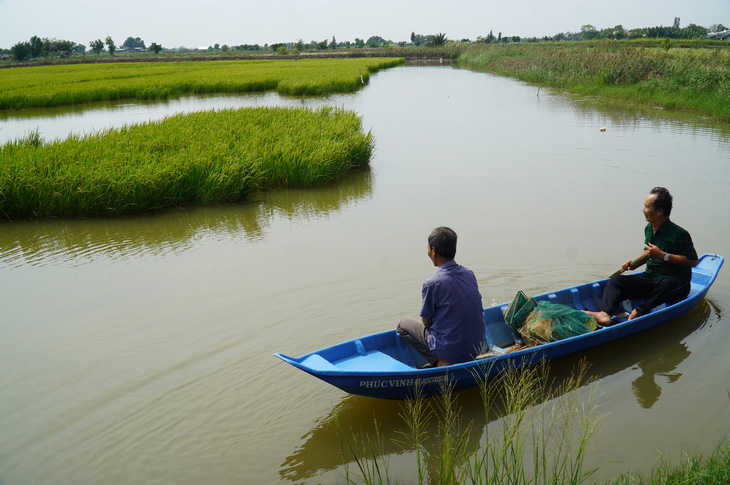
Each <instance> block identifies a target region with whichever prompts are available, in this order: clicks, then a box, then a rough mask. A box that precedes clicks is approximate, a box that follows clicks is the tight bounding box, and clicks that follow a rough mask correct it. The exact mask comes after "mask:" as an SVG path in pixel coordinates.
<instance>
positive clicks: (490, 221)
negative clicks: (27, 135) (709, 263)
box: [0, 66, 730, 485]
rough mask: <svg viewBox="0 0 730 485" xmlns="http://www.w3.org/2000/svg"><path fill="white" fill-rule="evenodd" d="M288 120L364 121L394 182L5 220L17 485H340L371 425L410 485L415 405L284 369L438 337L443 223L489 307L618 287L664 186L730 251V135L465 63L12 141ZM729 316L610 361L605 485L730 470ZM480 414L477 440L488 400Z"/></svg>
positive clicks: (635, 345)
mask: <svg viewBox="0 0 730 485" xmlns="http://www.w3.org/2000/svg"><path fill="white" fill-rule="evenodd" d="M273 104H275V105H287V106H289V105H296V106H300V105H304V106H318V105H321V104H332V105H335V106H344V107H345V108H348V109H352V110H354V111H356V112H358V113H360V114H362V116H363V123H364V126H365V128H366V129H368V130H372V132H373V134H374V135H375V138H376V150H375V156H374V159H373V161H372V163H371V166H370V168H369V169H367V170H363V171H358V172H354V173H352V174H350V175H349V176H348V177H346V178H345V179H344V180H342V181H340V182H338V183H335V184H332V185H329V186H326V187H322V188H319V189H312V190H280V191H274V192H269V193H265V194H260V195H258V196H256V197H255V198H254V199H253V200H251V201H250V202H248V203H245V204H236V205H223V206H218V207H213V208H203V209H200V208H181V209H173V210H169V211H165V212H161V213H156V214H152V215H148V216H136V217H126V218H116V219H93V218H92V219H83V220H72V221H63V220H50V221H13V222H12V223H3V224H0V284H1V285H2V288H3V289H4V291H3V293H2V296H0V305H1V306H2V308H3V313H2V315H3V316H2V324H1V325H0V369H2V372H0V389H2V391H0V429H2V430H3V431H2V433H0V450H2V452H1V453H0V480H1V481H2V482H3V484H5V485H14V484H22V483H38V484H44V483H49V484H50V483H181V484H185V483H190V484H192V483H200V482H206V483H242V482H251V483H277V482H283V483H290V482H293V483H342V482H343V481H344V478H343V477H344V468H343V466H342V460H341V459H340V458H339V455H338V453H339V451H338V450H339V444H338V441H337V434H336V432H335V428H334V424H333V422H334V419H335V418H337V419H338V420H339V421H340V423H342V424H343V425H344V426H345V427H353V428H356V429H360V428H363V429H365V430H369V429H371V428H372V422H373V417H375V418H376V419H377V420H378V421H380V422H381V423H382V427H381V430H382V431H383V433H384V438H385V441H386V444H387V445H386V450H385V452H386V454H389V455H390V458H391V471H392V473H393V474H397V475H398V476H399V477H400V480H401V481H404V480H405V481H407V480H408V479H409V475H408V473H409V472H412V473H414V472H415V468H412V466H411V465H412V464H411V462H410V461H409V459H410V454H409V453H399V452H400V448H398V447H397V446H395V445H394V444H393V443H392V439H393V438H396V437H397V431H399V430H403V424H402V423H401V422H400V420H399V418H398V413H399V412H400V405H399V404H398V403H396V402H390V401H382V400H377V399H371V398H364V397H355V396H348V395H346V394H344V393H342V392H341V391H339V390H337V389H334V388H331V387H329V386H327V385H325V384H323V383H321V382H319V381H318V380H316V379H314V378H312V377H310V376H308V375H306V374H304V373H302V372H300V371H297V370H295V369H293V368H291V367H289V366H287V365H286V364H284V363H283V362H280V361H278V360H277V359H276V358H274V357H273V356H272V355H271V354H272V353H273V352H277V351H280V352H284V353H287V354H289V355H301V354H303V353H306V352H309V351H311V350H314V349H316V348H320V347H322V346H325V345H330V344H334V343H337V342H340V341H342V340H346V339H350V338H353V337H355V336H358V335H362V334H366V333H372V332H378V331H382V330H387V329H390V328H393V327H394V326H395V324H396V322H397V321H398V319H399V318H400V317H402V316H406V315H407V316H416V315H417V313H418V310H419V305H420V288H421V283H422V282H423V280H424V279H426V278H428V277H430V276H431V275H432V274H433V273H434V272H435V268H433V267H432V266H431V265H430V261H429V260H428V258H427V257H426V254H425V243H426V237H427V235H428V233H429V232H430V230H431V229H432V228H433V227H435V226H438V225H449V226H451V227H453V228H454V229H455V230H456V231H457V233H458V234H459V247H458V253H457V261H458V262H460V263H461V264H464V265H466V266H468V267H470V268H471V269H473V270H474V271H475V273H476V275H477V278H478V281H479V284H480V290H481V293H482V295H483V303H484V304H485V306H486V305H491V304H496V303H501V302H503V301H507V300H510V299H511V298H512V296H514V294H515V292H516V291H517V290H524V291H525V292H527V293H530V294H535V293H541V292H544V291H547V290H550V289H557V288H562V287H565V286H569V285H573V284H577V283H582V282H585V281H589V280H595V279H598V278H603V277H605V276H607V275H608V274H610V273H612V272H613V271H614V270H615V269H617V267H618V266H619V265H620V264H621V263H622V262H623V261H625V260H627V259H630V258H634V257H636V256H637V255H638V254H639V252H640V251H641V249H642V244H641V243H642V240H643V232H642V231H643V226H644V224H645V222H644V219H643V216H642V213H641V209H642V207H643V200H644V197H645V196H646V194H647V193H648V191H649V190H650V189H651V188H652V187H654V186H656V185H663V186H666V187H668V188H669V189H670V190H671V191H672V193H673V194H674V196H675V209H674V212H673V214H672V218H673V220H674V221H675V222H677V223H678V224H680V225H682V226H683V227H685V228H686V229H688V230H689V231H690V232H691V234H692V236H693V238H694V241H695V244H696V247H697V249H698V252H699V253H721V254H724V255H725V256H727V255H728V254H729V253H730V251H728V241H729V240H730V234H729V232H730V230H729V229H728V224H726V223H725V222H724V221H725V218H726V211H727V208H728V207H730V128H728V126H727V125H723V124H715V123H713V122H711V121H709V120H705V119H701V118H696V117H687V116H686V115H678V114H676V113H672V112H667V111H664V110H648V111H647V110H638V109H635V108H632V107H629V106H616V105H615V104H608V103H605V102H600V101H597V100H592V99H589V98H584V97H575V96H569V95H565V94H563V93H555V92H553V93H551V92H547V91H546V90H545V89H542V90H540V91H539V95H538V90H537V88H535V87H532V86H529V85H526V84H524V83H520V82H517V81H514V80H511V79H506V78H501V77H496V76H492V75H487V74H482V73H476V72H471V71H466V70H459V69H454V68H450V67H423V66H421V67H412V66H406V67H400V68H395V69H390V70H387V71H382V72H380V73H378V74H376V75H374V76H372V77H371V81H370V85H368V86H367V87H366V88H365V89H364V90H362V91H361V92H358V93H355V94H349V95H338V96H331V97H327V98H315V99H311V98H304V99H302V98H281V97H279V96H277V95H275V94H259V95H247V96H224V97H218V96H214V97H204V98H184V99H180V100H172V101H168V102H162V103H152V104H148V103H121V104H117V105H115V106H109V105H94V106H93V107H81V108H74V109H68V110H57V111H48V112H33V113H32V114H31V116H30V117H24V116H25V115H26V113H25V112H8V113H3V115H2V116H3V118H2V120H0V134H1V135H2V136H7V137H8V138H9V139H12V138H14V137H17V136H22V134H23V133H24V132H26V131H27V130H32V129H35V128H36V127H38V129H39V130H40V131H41V135H42V136H44V137H45V138H47V139H52V138H56V137H61V138H63V137H65V136H67V135H68V133H69V132H73V133H90V132H94V131H98V130H103V129H105V128H107V127H109V126H118V125H121V124H125V123H137V122H143V121H146V120H148V119H159V118H160V117H162V116H165V115H168V114H171V113H173V112H177V111H190V110H199V109H213V108H220V107H228V106H259V105H273ZM49 113H50V114H49ZM602 127H605V128H606V131H604V132H602V131H601V130H600V128H602ZM18 133H20V135H18ZM729 305H730V272H729V270H728V268H725V269H724V270H723V273H721V275H720V277H719V278H718V281H717V282H716V283H715V285H714V286H713V288H712V290H711V291H710V293H709V297H708V299H707V300H706V301H705V302H704V303H703V304H702V305H700V307H698V308H697V309H696V310H695V311H693V312H692V313H690V314H689V315H687V316H685V317H683V318H680V319H678V320H677V321H675V322H673V323H672V324H670V325H668V326H666V327H664V328H661V329H658V330H655V331H652V332H649V333H646V334H643V335H640V336H638V337H636V338H633V339H631V340H629V341H625V342H620V343H616V344H613V345H611V346H608V347H606V348H603V349H600V350H596V351H592V352H590V353H588V354H586V357H587V359H588V360H589V361H590V362H591V363H592V367H591V370H590V374H591V375H592V376H594V377H596V378H597V379H598V380H599V383H600V388H601V392H602V395H601V397H600V403H601V411H602V412H605V413H607V414H608V416H607V422H606V427H605V428H604V429H603V430H602V431H601V433H600V434H599V437H598V439H597V442H596V445H597V447H596V449H595V450H594V451H593V453H592V454H591V456H590V463H589V465H591V466H596V465H600V466H601V470H600V471H599V473H598V474H597V475H596V477H597V478H600V479H602V478H610V477H612V476H614V475H615V474H617V473H620V472H626V471H631V472H634V471H637V470H638V471H644V472H646V471H647V470H649V469H650V468H651V467H652V466H653V465H654V464H655V463H656V460H657V458H658V457H659V453H663V454H665V456H666V457H667V458H668V459H670V460H676V459H679V458H680V452H681V451H682V450H683V451H685V452H686V453H688V454H694V453H697V452H701V451H710V450H712V449H713V447H714V446H715V444H716V443H717V442H718V441H719V440H720V439H721V438H722V437H724V436H725V435H727V433H728V432H729V431H730V425H728V424H727V423H730V403H729V402H728V398H727V389H728V381H727V373H726V366H725V365H723V362H724V357H723V356H724V355H726V353H727V352H726V349H727V348H728V346H730V330H728V327H727V325H725V322H724V320H723V316H724V313H725V312H726V311H727V309H728V306H729ZM580 357H581V356H578V357H576V358H575V359H571V360H569V361H567V362H564V363H560V364H558V365H556V366H555V372H557V373H558V374H560V373H562V374H563V375H566V374H567V373H569V372H570V369H571V368H572V366H573V365H574V364H575V363H576V362H577V360H578V359H579V358H580ZM459 398H460V403H461V405H462V408H463V416H464V419H465V420H466V421H469V420H474V422H475V423H477V426H475V427H474V429H473V433H474V438H475V439H477V440H478V438H479V436H480V434H481V433H482V430H483V412H482V410H481V406H480V404H479V401H478V399H479V396H478V393H477V392H476V391H474V390H467V391H464V392H462V393H460V396H459ZM480 419H481V421H480ZM494 419H498V416H495V417H494ZM479 423H481V424H479ZM430 446H431V448H429V449H431V450H432V451H433V450H435V448H434V446H435V445H433V444H432V445H430ZM410 477H412V475H410Z"/></svg>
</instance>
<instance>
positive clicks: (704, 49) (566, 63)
mask: <svg viewBox="0 0 730 485" xmlns="http://www.w3.org/2000/svg"><path fill="white" fill-rule="evenodd" d="M459 63H460V64H462V65H464V66H466V67H469V68H474V69H482V70H486V71H489V72H494V73H497V74H502V75H507V76H513V77H516V78H518V79H521V80H523V81H527V82H530V83H536V84H539V85H543V86H550V87H555V88H561V89H566V90H568V91H571V92H575V93H584V94H598V95H607V96H612V97H619V98H626V99H631V100H633V101H638V102H642V103H645V104H647V105H659V106H663V107H665V108H675V109H689V110H694V111H697V112H699V113H703V114H706V115H710V116H713V117H716V118H718V119H720V120H724V121H730V46H724V45H722V44H721V43H697V42H694V43H693V42H684V43H680V42H675V43H674V44H672V41H669V42H668V43H667V42H665V43H662V42H661V41H655V42H638V43H633V42H629V41H625V42H621V41H602V42H565V43H537V44H506V45H473V46H470V47H469V48H468V49H467V50H466V51H465V52H464V53H463V54H462V55H461V56H460V57H459Z"/></svg>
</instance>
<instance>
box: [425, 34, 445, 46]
mask: <svg viewBox="0 0 730 485" xmlns="http://www.w3.org/2000/svg"><path fill="white" fill-rule="evenodd" d="M446 40H447V39H446V34H435V35H432V36H431V40H429V41H428V43H429V45H431V46H434V47H439V46H442V45H444V44H446Z"/></svg>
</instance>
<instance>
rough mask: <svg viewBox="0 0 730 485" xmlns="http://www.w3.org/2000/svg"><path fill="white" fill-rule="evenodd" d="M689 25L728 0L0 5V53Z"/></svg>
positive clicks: (178, 0) (719, 11) (727, 17)
mask: <svg viewBox="0 0 730 485" xmlns="http://www.w3.org/2000/svg"><path fill="white" fill-rule="evenodd" d="M675 17H680V19H681V26H686V25H688V24H690V23H694V24H697V25H701V26H704V27H709V26H710V25H713V24H717V23H722V24H724V25H730V0H603V1H598V0H552V1H547V0H499V1H497V0H440V1H435V0H419V1H415V0H387V1H386V0H357V1H355V0H256V1H252V0H244V1H237V0H118V1H98V0H94V1H91V0H0V47H4V48H9V47H11V46H12V45H14V44H15V43H17V42H20V41H25V40H28V39H30V37H31V36H33V35H37V36H39V37H49V38H57V39H64V40H72V41H74V42H77V43H79V44H85V45H87V46H88V44H89V41H91V40H94V39H98V38H101V39H105V38H106V37H107V36H111V37H112V38H113V39H114V40H115V41H116V43H117V44H118V45H121V44H122V43H123V42H124V40H125V39H126V38H127V37H130V36H131V37H141V38H142V40H144V41H145V42H146V43H147V45H149V44H150V43H152V42H157V43H158V44H161V45H163V46H164V47H177V46H186V47H199V46H208V45H213V44H216V43H217V44H221V45H223V44H228V45H239V44H260V45H263V44H272V43H276V42H290V41H296V40H298V39H302V40H304V41H305V42H309V41H311V40H316V41H322V40H325V39H332V36H335V38H336V39H337V40H338V41H340V42H341V41H345V40H350V41H354V40H355V38H356V37H359V38H361V39H363V40H367V38H368V37H370V36H372V35H379V36H381V37H383V38H385V39H389V40H393V41H400V40H409V38H410V34H411V32H416V33H419V34H434V33H441V32H443V33H445V34H446V36H447V38H449V39H457V40H458V39H462V38H468V39H472V40H474V39H476V38H477V37H478V36H480V35H481V36H486V35H487V34H488V33H489V31H490V30H491V31H493V32H494V34H495V35H497V33H498V32H502V33H503V35H519V36H521V37H533V36H537V37H542V36H544V35H553V34H557V33H559V32H578V31H580V28H581V26H582V25H585V24H591V25H594V26H595V27H596V28H598V29H602V28H607V27H613V26H615V25H618V24H621V25H623V26H624V28H626V29H630V28H635V27H653V26H657V25H672V23H673V21H674V18H675Z"/></svg>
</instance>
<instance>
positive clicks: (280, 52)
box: [275, 44, 289, 56]
mask: <svg viewBox="0 0 730 485" xmlns="http://www.w3.org/2000/svg"><path fill="white" fill-rule="evenodd" d="M275 52H276V53H277V54H278V55H280V56H285V55H287V54H289V51H288V50H287V49H286V45H284V44H280V45H279V47H277V48H276V51H275Z"/></svg>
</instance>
